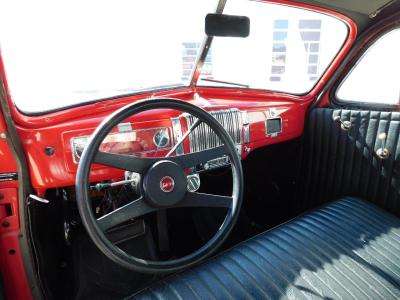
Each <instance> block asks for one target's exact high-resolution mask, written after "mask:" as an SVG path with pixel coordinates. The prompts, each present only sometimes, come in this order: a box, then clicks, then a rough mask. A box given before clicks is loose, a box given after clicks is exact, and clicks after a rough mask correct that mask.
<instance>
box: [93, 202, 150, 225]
mask: <svg viewBox="0 0 400 300" xmlns="http://www.w3.org/2000/svg"><path fill="white" fill-rule="evenodd" d="M156 210H157V209H156V208H154V207H152V206H150V205H148V204H147V203H146V202H145V201H143V197H141V198H139V199H137V200H134V201H132V202H130V203H128V204H126V205H124V206H121V207H120V208H117V209H116V210H113V211H112V212H110V213H108V214H106V215H104V216H102V217H100V218H98V219H97V224H98V225H99V227H100V229H101V230H103V232H104V231H106V230H107V229H110V228H111V227H114V226H116V225H119V224H121V223H123V222H126V221H128V220H130V219H134V218H137V217H140V216H143V215H145V214H148V213H150V212H153V211H156Z"/></svg>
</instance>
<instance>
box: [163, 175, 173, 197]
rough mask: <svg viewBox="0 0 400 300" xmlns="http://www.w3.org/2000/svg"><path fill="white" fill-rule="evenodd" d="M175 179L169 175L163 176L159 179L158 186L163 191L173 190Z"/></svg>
mask: <svg viewBox="0 0 400 300" xmlns="http://www.w3.org/2000/svg"><path fill="white" fill-rule="evenodd" d="M174 187H175V181H174V180H173V179H172V177H170V176H165V177H163V178H161V180H160V188H161V190H162V191H163V192H166V193H169V192H172V191H173V190H174Z"/></svg>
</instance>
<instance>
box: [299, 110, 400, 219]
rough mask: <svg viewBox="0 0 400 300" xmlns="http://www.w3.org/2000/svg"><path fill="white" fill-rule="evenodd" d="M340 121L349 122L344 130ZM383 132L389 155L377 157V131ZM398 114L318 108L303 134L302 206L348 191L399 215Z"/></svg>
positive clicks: (319, 202) (399, 116)
mask: <svg viewBox="0 0 400 300" xmlns="http://www.w3.org/2000/svg"><path fill="white" fill-rule="evenodd" d="M337 116H339V117H340V120H341V121H342V122H344V121H351V124H352V125H351V128H350V130H348V131H345V130H343V129H342V128H341V126H340V123H339V121H338V120H336V121H335V117H337ZM381 133H386V135H387V139H386V145H385V147H386V148H387V149H388V150H389V153H390V154H389V157H388V158H387V159H381V158H379V157H378V156H377V155H376V150H377V149H379V148H381V144H382V142H381V140H380V139H379V138H378V137H379V134H381ZM399 137H400V113H399V112H379V111H359V110H340V109H336V110H335V109H330V108H317V109H313V110H312V111H311V112H310V115H309V119H308V124H307V126H306V133H305V137H304V147H303V161H302V168H301V169H302V172H301V175H302V176H301V179H300V189H301V193H300V195H301V196H300V199H297V204H298V208H300V209H301V210H304V209H307V208H310V207H315V206H317V205H318V204H321V203H324V202H328V201H331V200H334V199H336V198H338V197H340V196H344V195H350V196H358V197H362V198H364V199H367V200H369V201H371V202H373V203H376V204H377V205H379V206H381V207H383V208H385V209H386V210H388V211H390V212H392V213H394V214H396V215H400V139H399Z"/></svg>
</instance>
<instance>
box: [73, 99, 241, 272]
mask: <svg viewBox="0 0 400 300" xmlns="http://www.w3.org/2000/svg"><path fill="white" fill-rule="evenodd" d="M152 109H173V110H179V111H183V112H187V113H189V114H191V115H193V116H194V117H196V118H198V119H199V120H201V121H202V122H204V123H206V124H207V125H208V126H209V127H210V128H211V129H212V130H213V131H214V132H215V133H216V134H217V136H218V137H219V138H220V139H221V141H222V144H223V147H224V149H225V151H226V153H227V154H228V155H229V158H230V162H231V166H232V177H233V191H232V199H233V201H232V205H231V207H229V209H228V211H227V214H226V217H225V219H224V221H223V223H222V225H221V226H220V228H219V229H218V231H217V232H216V234H215V235H214V236H213V237H212V238H211V239H210V240H209V241H208V242H207V243H206V244H204V245H203V246H202V247H201V248H199V249H197V250H196V251H194V252H193V253H191V254H189V255H186V256H184V257H181V258H178V259H173V260H167V261H151V260H145V259H141V258H137V257H134V256H132V255H130V254H128V253H126V252H124V251H123V250H121V249H120V248H119V247H117V246H115V245H114V244H112V243H111V242H110V241H109V240H108V238H107V237H106V235H105V233H104V232H103V230H102V229H101V228H100V227H99V225H98V220H97V219H96V217H95V216H94V214H93V210H92V205H91V201H90V197H89V185H90V180H89V174H90V169H91V165H92V164H93V162H94V158H95V155H96V153H98V152H99V151H98V149H99V146H100V144H101V142H102V141H103V139H104V138H105V137H106V136H107V134H108V133H109V132H110V131H111V130H112V129H113V128H114V127H115V126H116V125H118V124H119V123H120V122H121V121H123V120H125V119H127V118H129V117H131V116H133V115H135V114H137V113H140V112H144V111H147V110H152ZM243 186H244V182H243V171H242V166H241V160H240V158H239V156H238V155H237V152H236V147H235V145H234V143H233V141H232V139H231V137H230V136H229V134H228V133H227V132H226V130H225V129H224V128H223V127H222V125H221V124H220V123H218V121H217V120H216V119H215V118H214V117H212V116H211V115H210V114H209V113H207V112H206V111H205V110H203V109H201V108H199V107H197V106H195V105H193V104H190V103H188V102H184V101H182V100H177V99H169V98H160V99H149V100H144V101H140V102H136V103H132V104H128V105H126V106H124V107H122V108H121V109H119V110H117V111H115V112H114V113H112V114H111V115H109V116H108V117H107V118H105V119H104V120H103V122H102V123H101V124H100V125H99V126H98V127H97V128H96V130H95V131H94V133H93V134H92V135H91V137H90V139H89V141H88V144H87V145H86V147H85V149H84V151H83V153H82V155H81V158H80V162H79V165H78V171H77V175H76V196H77V205H78V210H79V213H80V215H81V219H82V223H83V225H84V227H85V228H86V230H87V232H88V234H89V236H90V237H91V239H92V240H93V242H94V243H95V245H96V246H97V247H98V248H99V249H100V250H101V251H102V252H103V253H104V254H105V255H106V256H107V257H108V258H110V259H111V260H112V261H114V262H115V263H117V264H119V265H121V266H123V267H125V268H128V269H131V270H133V271H139V272H143V273H153V274H154V273H167V272H174V271H178V270H181V269H184V268H187V267H190V266H192V265H194V264H196V263H198V262H200V261H201V260H203V259H204V258H206V257H207V256H209V255H211V254H212V253H213V252H215V251H216V250H217V249H218V247H219V246H220V245H221V244H222V243H223V242H224V241H225V239H226V238H227V236H228V235H229V233H230V232H231V230H232V228H233V226H234V225H235V223H236V220H237V218H238V215H239V211H240V207H241V205H242V199H243Z"/></svg>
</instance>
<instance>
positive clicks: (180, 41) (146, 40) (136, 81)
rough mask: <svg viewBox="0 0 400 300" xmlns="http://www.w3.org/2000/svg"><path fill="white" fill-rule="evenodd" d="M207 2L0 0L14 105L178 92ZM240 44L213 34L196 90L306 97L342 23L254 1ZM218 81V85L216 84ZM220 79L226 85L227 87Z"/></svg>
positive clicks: (195, 50)
mask: <svg viewBox="0 0 400 300" xmlns="http://www.w3.org/2000/svg"><path fill="white" fill-rule="evenodd" d="M217 2H218V1H216V0H202V1H197V0H186V1H180V0H169V1H156V0H151V1H131V0H120V1H65V2H63V3H60V2H54V1H34V2H32V1H30V2H25V3H24V7H23V9H22V8H21V4H20V3H18V2H17V1H12V0H4V1H1V3H0V11H2V12H7V13H4V14H2V16H1V18H0V46H1V55H2V57H3V61H4V64H5V68H6V75H7V79H8V84H9V88H10V93H11V97H12V99H13V101H14V102H15V104H16V105H17V107H18V108H19V109H20V110H22V111H23V112H26V113H37V112H44V111H49V110H52V109H57V108H61V107H66V106H70V105H76V104H79V103H84V102H88V101H94V100H98V99H104V98H108V97H113V96H118V95H125V94H132V93H136V92H141V91H146V90H158V89H165V88H169V87H178V86H187V85H188V84H189V82H190V79H191V78H190V75H191V73H192V71H193V68H194V67H195V61H196V57H197V56H198V54H199V49H200V45H201V43H202V41H203V39H204V19H205V16H206V15H207V13H210V12H214V10H215V7H216V5H217ZM224 13H227V14H237V15H245V16H248V17H249V18H250V22H251V25H250V26H251V28H250V36H249V37H248V38H219V37H218V38H214V40H213V44H212V47H211V49H210V51H209V53H208V55H207V58H206V61H205V64H204V66H203V69H202V74H201V78H200V80H199V82H198V84H199V85H207V86H221V85H222V86H229V87H232V86H233V85H232V84H231V82H234V83H238V84H239V85H237V86H236V87H237V88H261V89H270V90H280V91H285V92H289V93H305V92H307V91H309V90H310V89H311V88H312V87H313V85H314V84H315V82H316V81H317V80H318V79H319V77H320V76H321V75H322V73H323V71H324V70H325V68H326V67H327V66H328V65H329V63H330V62H331V61H332V59H333V58H334V56H335V55H336V53H337V52H338V51H339V49H340V47H341V45H342V44H343V42H344V40H345V38H346V33H347V28H346V26H345V24H344V23H343V22H341V21H340V20H337V19H335V18H331V17H328V16H326V15H322V14H319V13H316V12H311V11H307V10H303V9H298V8H291V7H287V6H283V5H277V4H267V3H265V2H256V1H241V0H232V1H229V0H228V1H227V5H226V8H225V11H224ZM221 81H222V82H221ZM226 82H228V83H226Z"/></svg>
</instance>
